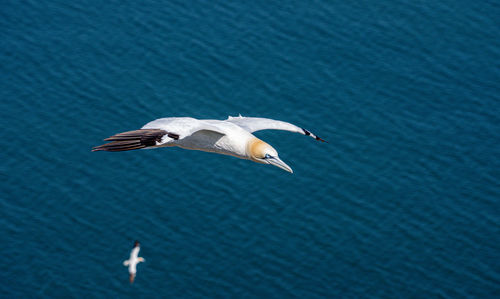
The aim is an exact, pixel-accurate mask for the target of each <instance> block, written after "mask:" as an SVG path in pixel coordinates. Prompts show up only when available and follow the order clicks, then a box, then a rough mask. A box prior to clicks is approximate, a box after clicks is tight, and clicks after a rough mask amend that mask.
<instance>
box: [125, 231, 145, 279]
mask: <svg viewBox="0 0 500 299" xmlns="http://www.w3.org/2000/svg"><path fill="white" fill-rule="evenodd" d="M139 250H141V247H140V243H139V241H135V242H134V248H133V249H132V251H131V252H130V257H129V259H128V260H126V261H123V265H124V266H128V273H129V274H130V275H129V277H128V278H129V281H130V283H133V282H134V279H135V273H137V264H138V263H140V262H145V261H146V260H145V259H144V258H142V257H138V255H139Z"/></svg>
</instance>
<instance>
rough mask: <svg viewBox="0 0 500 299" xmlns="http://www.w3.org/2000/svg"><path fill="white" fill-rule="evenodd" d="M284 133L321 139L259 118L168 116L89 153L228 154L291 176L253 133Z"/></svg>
mask: <svg viewBox="0 0 500 299" xmlns="http://www.w3.org/2000/svg"><path fill="white" fill-rule="evenodd" d="M267 129H274V130H285V131H291V132H296V133H300V134H303V135H307V136H311V137H313V138H314V139H316V140H318V141H323V142H325V141H324V140H323V139H321V138H319V137H318V136H316V135H314V134H312V133H311V132H310V131H308V130H306V129H302V128H299V127H297V126H295V125H293V124H291V123H287V122H283V121H279V120H273V119H268V118H258V117H242V116H241V115H240V116H239V117H231V116H230V117H229V118H228V119H226V120H215V119H195V118H191V117H167V118H160V119H157V120H154V121H152V122H149V123H147V124H146V125H145V126H143V127H142V129H140V130H135V131H128V132H124V133H119V134H116V135H114V136H111V137H109V138H106V139H104V140H105V141H112V142H110V143H106V144H103V145H100V146H96V147H94V148H93V149H92V151H109V152H118V151H128V150H134V149H142V148H158V147H168V146H178V147H181V148H184V149H191V150H200V151H205V152H212V153H218V154H223V155H230V156H234V157H237V158H240V159H247V160H252V161H254V162H257V163H263V164H271V165H274V166H277V167H279V168H281V169H284V170H286V171H289V172H291V173H293V171H292V169H291V168H290V166H288V165H286V164H285V162H283V161H281V159H280V158H279V157H278V152H277V151H276V150H275V149H274V148H273V147H272V146H270V145H269V144H267V143H265V142H264V141H262V140H260V139H258V138H257V137H255V136H254V135H253V134H252V133H253V132H255V131H259V130H267Z"/></svg>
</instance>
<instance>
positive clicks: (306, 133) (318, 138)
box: [302, 128, 328, 143]
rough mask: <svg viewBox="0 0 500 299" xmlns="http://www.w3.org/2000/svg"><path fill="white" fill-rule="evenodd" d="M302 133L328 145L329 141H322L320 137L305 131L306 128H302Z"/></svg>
mask: <svg viewBox="0 0 500 299" xmlns="http://www.w3.org/2000/svg"><path fill="white" fill-rule="evenodd" d="M302 131H304V135H306V136H311V137H313V138H314V139H316V140H318V141H321V142H326V143H328V141H326V140H324V139H322V138H320V137H318V136H316V135H314V134H313V133H311V132H310V131H308V130H306V129H304V128H302Z"/></svg>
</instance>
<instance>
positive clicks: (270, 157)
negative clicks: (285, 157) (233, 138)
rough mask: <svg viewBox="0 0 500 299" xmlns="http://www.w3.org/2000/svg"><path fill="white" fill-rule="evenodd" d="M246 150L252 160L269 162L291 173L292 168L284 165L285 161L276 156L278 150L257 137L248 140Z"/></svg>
mask: <svg viewBox="0 0 500 299" xmlns="http://www.w3.org/2000/svg"><path fill="white" fill-rule="evenodd" d="M247 151H248V154H249V156H250V160H252V161H254V162H257V163H263V164H271V165H274V166H277V167H279V168H281V169H283V170H286V171H288V172H290V173H293V170H292V168H290V166H288V165H286V163H285V162H283V161H281V159H280V158H279V157H278V152H277V151H276V150H275V149H274V148H273V147H272V146H270V145H269V144H267V143H265V142H264V141H262V140H260V139H258V138H253V139H252V140H250V142H249V143H248V149H247Z"/></svg>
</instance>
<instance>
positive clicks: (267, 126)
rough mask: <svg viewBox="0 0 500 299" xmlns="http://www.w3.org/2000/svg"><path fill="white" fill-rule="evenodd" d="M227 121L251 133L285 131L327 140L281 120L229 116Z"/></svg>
mask: <svg viewBox="0 0 500 299" xmlns="http://www.w3.org/2000/svg"><path fill="white" fill-rule="evenodd" d="M226 121H229V122H232V123H234V124H236V125H238V126H240V127H242V128H243V129H245V130H247V131H248V132H250V133H253V132H255V131H260V130H284V131H290V132H295V133H300V134H303V135H306V136H311V137H312V138H314V139H316V140H318V141H322V142H326V141H325V140H323V139H321V138H319V137H318V136H316V135H314V134H313V133H311V131H308V130H306V129H303V128H300V127H297V126H296V125H294V124H291V123H288V122H284V121H280V120H274V119H269V118H261V117H243V116H241V115H240V116H237V117H232V116H229V117H228V119H227V120H226Z"/></svg>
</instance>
